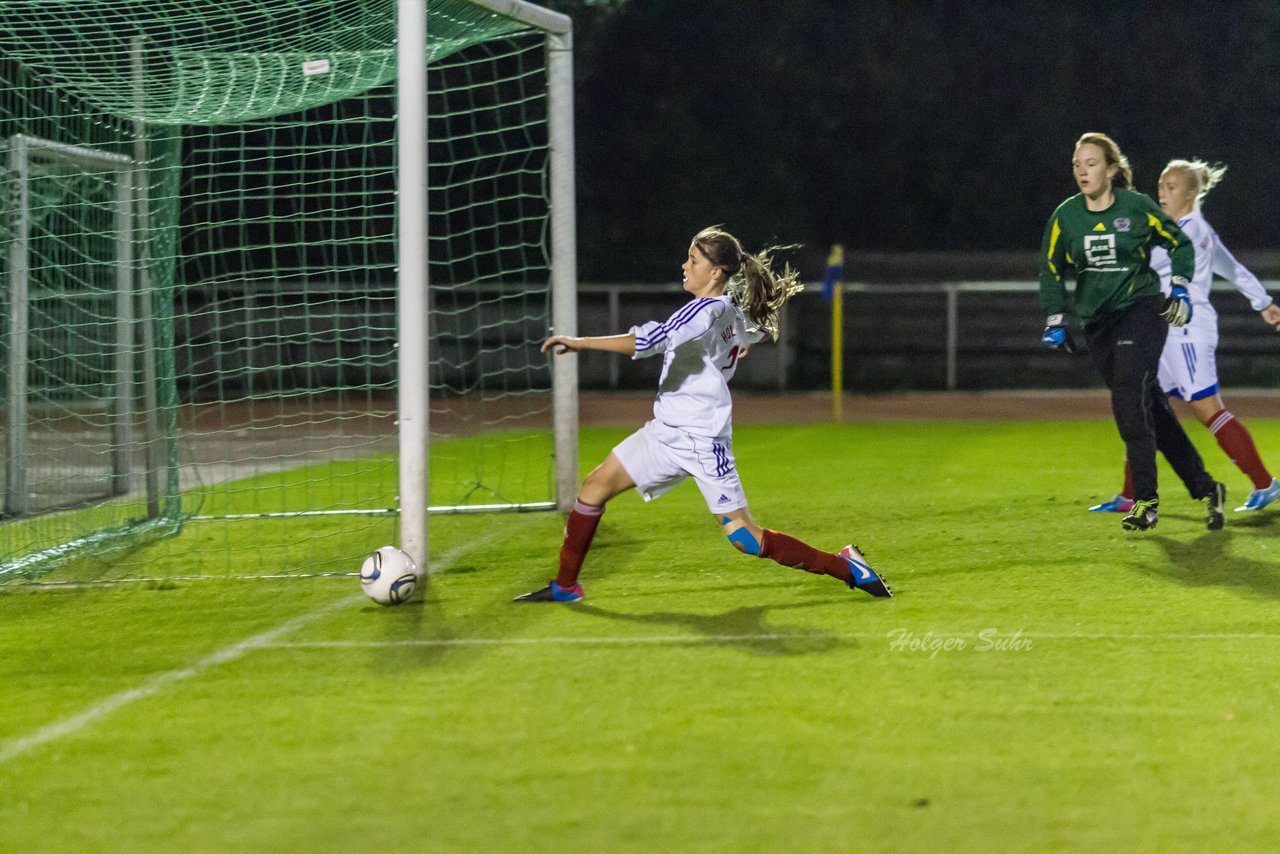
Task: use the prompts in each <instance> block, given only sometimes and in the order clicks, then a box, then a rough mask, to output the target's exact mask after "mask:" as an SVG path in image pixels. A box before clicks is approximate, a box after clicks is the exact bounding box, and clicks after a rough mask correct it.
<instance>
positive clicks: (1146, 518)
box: [1120, 498, 1160, 531]
mask: <svg viewBox="0 0 1280 854" xmlns="http://www.w3.org/2000/svg"><path fill="white" fill-rule="evenodd" d="M1159 505H1160V502H1159V501H1158V500H1156V499H1154V498H1152V499H1151V500H1150V501H1135V502H1133V509H1132V510H1130V511H1129V515H1128V516H1125V517H1124V518H1123V519H1121V520H1120V524H1121V525H1123V526H1124V529H1125V530H1126V531H1146V530H1150V529H1151V528H1154V527H1155V526H1156V523H1157V522H1159V521H1160V514H1159V513H1157V512H1156V508H1157V507H1158V506H1159Z"/></svg>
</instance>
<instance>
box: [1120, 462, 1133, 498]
mask: <svg viewBox="0 0 1280 854" xmlns="http://www.w3.org/2000/svg"><path fill="white" fill-rule="evenodd" d="M1120 494H1121V495H1123V496H1124V497H1125V498H1128V499H1130V500H1132V499H1133V472H1132V471H1130V470H1129V461H1128V460H1125V461H1124V489H1122V490H1121V491H1120Z"/></svg>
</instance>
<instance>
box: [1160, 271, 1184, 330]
mask: <svg viewBox="0 0 1280 854" xmlns="http://www.w3.org/2000/svg"><path fill="white" fill-rule="evenodd" d="M1160 316H1161V317H1163V318H1164V319H1165V320H1166V321H1167V322H1168V323H1169V325H1170V326H1186V325H1187V324H1188V323H1190V322H1191V295H1190V294H1188V293H1187V280H1186V279H1184V278H1183V277H1182V276H1174V277H1173V288H1172V293H1170V294H1169V298H1168V299H1167V300H1165V301H1164V310H1163V311H1161V312H1160Z"/></svg>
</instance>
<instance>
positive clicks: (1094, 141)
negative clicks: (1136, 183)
mask: <svg viewBox="0 0 1280 854" xmlns="http://www.w3.org/2000/svg"><path fill="white" fill-rule="evenodd" d="M1082 145H1096V146H1098V148H1101V149H1102V155H1103V157H1104V158H1106V161H1107V165H1108V166H1115V167H1117V168H1118V169H1119V172H1118V173H1117V175H1116V177H1117V178H1124V183H1122V184H1121V186H1122V187H1132V186H1133V168H1132V167H1131V166H1129V158H1127V157H1125V156H1124V153H1123V152H1122V151H1121V150H1120V146H1118V145H1116V141H1115V140H1114V139H1112V138H1111V137H1109V136H1107V135H1106V134H1105V133H1096V132H1094V133H1086V134H1085V135H1084V136H1082V137H1080V138H1079V139H1077V140H1076V147H1075V148H1074V149H1073V150H1074V151H1079V150H1080V146H1082Z"/></svg>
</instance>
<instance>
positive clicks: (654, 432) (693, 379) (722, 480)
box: [515, 227, 893, 602]
mask: <svg viewBox="0 0 1280 854" xmlns="http://www.w3.org/2000/svg"><path fill="white" fill-rule="evenodd" d="M769 252H770V250H764V251H763V252H760V253H759V254H758V255H752V254H750V253H748V252H746V251H745V250H743V248H742V244H741V243H739V242H738V239H737V238H736V237H734V236H733V235H731V234H729V233H727V232H725V231H723V230H721V229H719V228H715V227H712V228H706V229H703V230H702V231H700V232H699V233H698V234H697V236H695V237H694V238H693V243H692V244H691V245H690V246H689V257H688V258H687V259H686V260H685V262H684V266H683V268H682V269H683V271H684V289H685V291H687V292H688V293H689V294H690V295H691V296H692V297H693V299H692V300H691V301H690V302H688V303H686V304H685V305H684V306H683V307H682V308H681V309H680V310H679V311H677V312H676V313H675V314H673V315H671V317H670V318H668V319H667V320H666V321H665V322H662V323H659V322H657V321H649V322H648V323H645V324H643V325H641V326H633V327H632V328H631V330H630V331H628V332H627V333H625V334H622V335H612V336H604V337H595V338H573V337H568V336H564V335H553V336H551V337H550V338H548V339H547V340H546V341H544V342H543V343H542V350H543V352H546V351H547V350H552V351H553V352H554V353H555V354H556V355H562V354H564V353H576V352H578V351H579V350H605V351H607V352H612V353H620V354H622V355H625V356H630V357H632V358H635V359H640V358H644V357H647V356H656V355H659V354H661V355H662V378H661V380H659V383H658V398H657V400H656V401H655V402H654V404H653V419H652V420H651V421H648V422H646V423H645V425H644V426H643V427H641V428H640V429H639V430H637V431H636V432H634V433H632V434H631V435H630V436H628V437H627V438H626V439H624V440H623V441H622V442H621V443H619V444H618V446H617V447H615V448H614V449H613V452H612V453H610V454H609V456H608V457H606V458H605V461H604V462H602V463H601V464H600V465H599V466H598V467H597V468H596V469H595V471H593V472H591V474H589V475H587V477H586V479H585V480H584V481H583V482H582V488H581V489H580V490H579V492H578V500H577V502H576V504H575V505H574V508H573V511H572V512H571V513H570V514H569V521H568V524H567V525H566V526H565V535H564V544H563V545H562V546H561V547H560V568H559V572H557V573H556V577H555V579H554V580H553V581H551V583H550V584H548V585H547V586H546V587H544V588H542V589H541V590H536V591H534V592H532V593H526V594H525V595H523V596H519V597H517V598H516V600H515V601H517V602H577V601H580V600H581V599H582V598H583V596H584V594H583V591H582V585H581V584H579V583H578V573H579V571H580V570H581V569H582V562H583V559H584V558H586V555H587V550H588V549H590V548H591V540H592V538H593V537H594V536H595V532H596V527H597V526H598V525H599V524H600V517H601V516H602V515H603V514H604V509H605V504H606V503H607V502H608V501H609V499H611V498H613V497H614V496H617V495H621V494H622V493H623V492H625V491H627V490H628V489H632V488H634V489H635V490H636V491H637V492H639V493H640V495H641V496H642V497H643V498H644V500H645V501H651V500H653V499H654V498H657V497H659V496H661V495H663V494H665V493H667V492H670V491H671V490H672V489H674V488H675V487H676V486H678V485H679V484H680V483H681V482H683V481H684V480H685V479H686V478H689V477H692V478H693V480H694V482H695V483H697V484H698V488H699V489H700V490H701V491H702V495H703V498H705V499H706V502H707V507H708V508H709V509H710V510H711V513H712V515H713V516H714V517H715V519H716V520H717V521H718V522H719V523H720V527H721V530H723V531H724V534H725V536H726V537H727V538H728V540H729V542H730V543H731V544H733V546H734V548H736V549H737V550H738V551H740V552H744V553H746V554H749V555H755V556H757V557H765V558H769V559H771V560H773V561H775V562H777V563H780V564H782V565H783V566H789V567H796V568H798V569H803V570H805V571H806V572H812V573H814V574H817V575H830V576H831V577H833V578H837V579H839V580H840V581H843V582H844V583H845V584H847V585H848V586H849V587H850V588H852V589H854V590H863V591H865V592H867V593H870V594H871V595H872V596H880V597H889V596H892V595H893V594H892V592H890V590H889V586H888V585H887V584H885V582H884V579H882V578H881V577H880V576H879V575H878V574H877V573H876V572H875V570H873V569H872V568H871V567H870V566H869V565H868V564H867V562H866V559H865V558H863V556H862V553H861V552H860V551H859V550H858V548H857V547H856V546H852V545H849V546H845V547H844V548H843V549H841V550H840V551H839V552H838V553H835V554H832V553H830V552H824V551H821V550H819V549H816V548H814V547H812V546H810V545H808V544H806V543H803V542H801V541H800V540H797V539H796V538H795V537H789V536H787V535H786V534H783V533H779V532H778V531H771V530H769V529H768V528H761V527H760V526H759V525H757V524H756V523H755V521H754V520H752V518H751V514H750V513H749V512H748V511H747V499H746V496H745V495H744V493H743V490H742V483H741V481H739V479H738V472H737V469H736V468H735V467H734V460H733V437H732V425H731V419H732V414H733V400H732V398H731V397H730V395H729V380H730V379H731V378H732V377H733V373H734V370H735V368H736V367H737V362H738V359H739V358H741V357H742V355H743V354H744V353H745V352H746V350H747V347H749V346H750V345H752V344H755V343H756V342H758V341H761V340H763V339H764V338H765V336H769V337H771V338H775V339H776V338H777V337H778V311H779V309H780V308H781V307H782V304H783V303H785V302H786V301H787V300H788V299H790V298H791V297H792V296H794V295H795V294H797V293H799V292H800V291H801V290H802V289H803V286H802V285H800V284H799V283H798V282H797V281H796V274H795V272H794V271H792V270H790V269H789V268H788V269H786V270H784V272H783V273H782V274H781V275H778V274H776V273H774V271H773V269H772V267H771V264H770V259H769Z"/></svg>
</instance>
